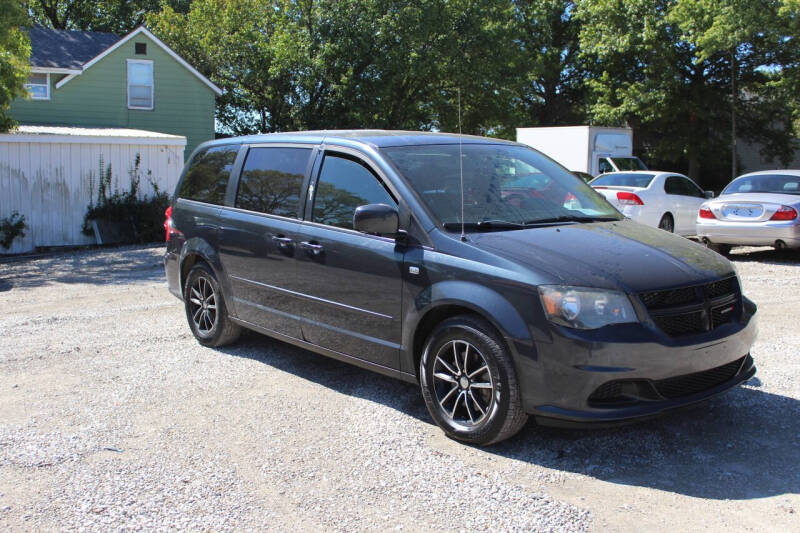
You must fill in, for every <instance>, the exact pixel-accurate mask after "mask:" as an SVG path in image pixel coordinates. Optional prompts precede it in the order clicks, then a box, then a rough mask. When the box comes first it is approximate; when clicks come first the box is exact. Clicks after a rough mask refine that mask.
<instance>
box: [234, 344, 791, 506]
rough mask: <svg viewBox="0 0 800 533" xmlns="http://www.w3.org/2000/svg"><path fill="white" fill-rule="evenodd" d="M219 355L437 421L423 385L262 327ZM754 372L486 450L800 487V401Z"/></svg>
mask: <svg viewBox="0 0 800 533" xmlns="http://www.w3.org/2000/svg"><path fill="white" fill-rule="evenodd" d="M219 351H221V352H223V353H226V354H229V355H232V356H236V357H244V358H248V359H253V360H255V361H259V362H261V363H264V364H267V365H270V366H272V367H274V368H277V369H279V370H282V371H284V372H289V373H291V374H293V375H295V376H297V377H300V378H302V379H305V380H309V381H312V382H314V383H317V384H319V385H322V386H324V387H328V388H330V389H333V390H335V391H337V392H340V393H342V394H347V395H350V396H355V397H358V398H363V399H366V400H369V401H372V402H377V403H380V404H383V405H385V406H387V407H390V408H392V409H395V410H398V411H401V412H403V413H406V414H408V415H409V416H412V417H414V418H416V419H418V420H421V421H423V422H425V423H428V424H432V421H431V419H430V416H429V415H428V412H427V409H426V407H425V403H424V402H423V400H422V397H421V395H420V392H419V388H418V387H416V386H414V385H411V384H408V383H404V382H401V381H398V380H394V379H391V378H387V377H384V376H381V375H379V374H375V373H373V372H370V371H367V370H362V369H360V368H357V367H354V366H352V365H349V364H346V363H342V362H339V361H336V360H333V359H329V358H327V357H323V356H321V355H317V354H314V353H312V352H309V351H307V350H303V349H300V348H297V347H294V346H291V345H288V344H285V343H282V342H279V341H275V340H271V339H269V338H268V337H264V336H262V335H259V334H257V333H252V332H245V333H244V335H243V337H242V339H241V341H240V342H239V343H237V344H235V345H233V346H229V347H225V348H222V349H219ZM760 385H761V382H760V381H759V380H758V379H757V378H753V379H752V380H750V381H749V382H748V387H746V388H745V387H740V388H738V389H735V390H733V391H730V392H729V393H727V394H724V395H722V396H720V397H717V398H714V399H711V400H710V401H708V402H706V403H702V404H700V405H698V406H695V407H693V408H689V409H686V410H683V411H679V412H676V413H674V414H672V415H670V416H666V417H663V418H659V419H655V420H652V421H649V422H642V423H638V424H633V425H628V426H623V427H619V428H613V429H587V430H563V429H553V428H546V427H540V426H537V425H536V424H535V423H534V422H533V421H530V422H529V423H528V425H527V426H526V427H525V428H524V429H523V430H522V431H521V432H520V434H519V435H517V436H516V437H514V438H512V439H509V440H508V441H505V442H502V443H500V444H497V445H494V446H490V447H488V448H484V449H481V451H482V453H487V454H494V455H498V456H502V457H506V458H509V459H514V460H517V461H523V462H526V463H531V464H537V465H541V466H544V467H547V468H552V469H555V470H562V471H567V472H576V473H579V474H584V475H586V476H590V477H594V478H596V479H600V480H603V481H608V482H610V483H618V484H623V485H634V486H641V487H650V488H654V489H659V490H664V491H668V492H675V493H679V494H685V495H688V496H694V497H699V498H711V499H720V500H722V499H731V500H742V499H751V498H763V497H767V496H775V495H781V494H790V493H798V492H800V469H798V467H797V465H798V464H800V416H798V415H799V414H800V401H798V400H795V399H793V398H788V397H785V396H779V395H775V394H770V393H766V392H762V391H760V390H758V389H757V388H753V387H758V386H760Z"/></svg>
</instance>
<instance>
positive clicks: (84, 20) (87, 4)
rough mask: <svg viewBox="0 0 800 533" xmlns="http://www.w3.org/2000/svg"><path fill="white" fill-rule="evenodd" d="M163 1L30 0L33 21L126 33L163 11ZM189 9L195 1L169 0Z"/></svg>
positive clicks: (56, 26) (176, 6) (71, 27)
mask: <svg viewBox="0 0 800 533" xmlns="http://www.w3.org/2000/svg"><path fill="white" fill-rule="evenodd" d="M161 4H162V2H161V0H30V12H31V15H32V18H33V21H34V22H36V23H38V24H42V25H44V26H48V27H50V28H57V29H60V30H91V31H103V32H111V33H117V34H120V35H122V34H126V33H128V32H130V31H131V30H133V29H134V28H136V27H137V26H140V25H141V24H142V23H143V22H144V19H145V16H146V15H147V13H150V12H154V11H159V10H160V9H161ZM167 4H168V5H170V6H171V7H172V8H173V9H175V10H177V11H181V12H185V11H187V10H188V9H189V5H190V4H191V0H169V1H168V2H167Z"/></svg>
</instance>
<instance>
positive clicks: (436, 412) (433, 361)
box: [419, 315, 528, 445]
mask: <svg viewBox="0 0 800 533" xmlns="http://www.w3.org/2000/svg"><path fill="white" fill-rule="evenodd" d="M465 352H466V363H465V358H464V354H465ZM462 366H465V367H466V372H464V371H463V369H462V368H461V367H462ZM484 367H485V370H483V371H481V369H482V368H484ZM466 374H470V375H469V376H467V375H466ZM419 375H420V387H421V388H422V396H423V398H424V399H425V404H426V405H427V407H428V412H430V414H431V417H433V420H434V421H435V422H436V424H437V425H438V426H439V427H441V428H442V429H443V430H444V432H445V433H446V434H447V436H448V437H451V438H453V439H456V440H460V441H463V442H467V443H470V444H476V445H488V444H494V443H496V442H500V441H502V440H505V439H507V438H509V437H511V436H513V435H515V434H516V433H517V432H518V431H519V430H520V429H522V427H523V426H524V425H525V422H527V420H528V415H527V414H526V413H525V412H524V411H523V410H522V397H521V395H520V391H519V384H518V382H517V375H516V371H515V370H514V363H513V361H512V360H511V356H510V355H509V353H508V351H507V349H506V348H505V344H504V343H503V341H502V340H501V338H500V336H499V335H498V334H497V333H496V332H495V330H494V328H493V327H492V326H491V325H490V324H489V323H488V322H486V321H485V320H483V319H482V318H480V317H477V316H473V315H461V316H457V317H453V318H450V319H447V320H445V321H443V322H442V323H441V324H439V325H438V326H436V327H435V328H434V330H433V332H431V334H430V336H429V337H428V341H427V342H426V344H425V350H424V352H423V354H422V357H421V358H420V368H419ZM454 398H455V400H454Z"/></svg>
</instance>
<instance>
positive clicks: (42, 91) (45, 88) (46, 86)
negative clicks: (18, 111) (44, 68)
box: [25, 72, 50, 100]
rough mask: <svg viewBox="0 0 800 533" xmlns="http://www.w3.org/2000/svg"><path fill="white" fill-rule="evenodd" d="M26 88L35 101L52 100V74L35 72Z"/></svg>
mask: <svg viewBox="0 0 800 533" xmlns="http://www.w3.org/2000/svg"><path fill="white" fill-rule="evenodd" d="M25 88H26V89H28V92H29V93H30V95H31V98H33V99H34V100H49V99H50V74H47V73H40V72H35V73H33V74H31V75H30V76H28V83H26V84H25Z"/></svg>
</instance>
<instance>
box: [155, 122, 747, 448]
mask: <svg viewBox="0 0 800 533" xmlns="http://www.w3.org/2000/svg"><path fill="white" fill-rule="evenodd" d="M165 226H166V229H167V252H166V256H165V259H164V261H165V266H166V272H167V280H168V283H169V289H170V291H172V292H173V293H174V294H175V295H176V296H178V297H179V298H181V299H182V300H183V301H184V303H185V306H186V317H187V319H188V322H189V326H190V327H191V329H192V332H193V333H194V335H195V337H196V338H197V340H198V341H199V342H200V343H201V344H203V345H206V346H221V345H223V344H226V343H230V342H232V341H234V340H235V339H236V338H237V336H238V334H239V331H240V329H241V328H242V327H245V328H249V329H252V330H255V331H258V332H261V333H264V334H266V335H270V336H272V337H275V338H277V339H280V340H283V341H286V342H290V343H292V344H295V345H298V346H302V347H305V348H308V349H310V350H313V351H315V352H318V353H320V354H323V355H327V356H330V357H334V358H336V359H340V360H342V361H347V362H350V363H353V364H356V365H359V366H362V367H364V368H368V369H371V370H375V371H377V372H380V373H383V374H386V375H389V376H394V377H397V378H400V379H404V380H407V381H410V382H414V383H417V382H418V383H419V384H420V387H421V389H422V395H423V397H424V399H425V402H426V404H427V406H428V409H429V411H430V414H431V416H432V417H433V419H434V420H435V421H436V423H437V424H438V425H439V426H441V427H442V428H443V429H444V431H445V432H446V433H447V434H448V435H450V436H452V437H454V438H456V439H460V440H463V441H466V442H470V443H475V444H489V443H493V442H497V441H500V440H502V439H505V438H507V437H510V436H511V435H513V434H514V433H516V432H517V431H518V430H519V429H520V428H521V427H522V426H523V425H524V424H525V421H526V420H527V418H528V416H529V415H532V416H534V417H535V418H536V420H537V422H539V423H542V424H550V425H606V424H612V423H618V422H625V421H629V420H633V419H640V418H643V417H649V416H655V415H659V414H662V413H664V412H666V411H669V410H672V409H675V408H679V407H682V406H685V405H688V404H692V403H695V402H698V401H700V400H704V399H706V398H708V397H710V396H713V395H715V394H718V393H720V392H723V391H725V390H728V389H730V388H732V387H734V386H736V385H738V384H739V383H742V382H743V381H745V380H747V379H748V378H750V377H751V376H752V375H753V374H754V373H755V366H754V364H753V360H752V358H751V357H750V355H749V351H750V347H751V345H752V343H753V340H754V337H755V334H756V320H755V313H756V306H755V305H754V304H753V302H751V301H750V300H748V299H747V298H746V297H744V295H743V294H742V292H741V286H740V284H739V279H738V277H737V275H736V272H735V271H734V269H733V267H732V265H731V263H730V262H729V261H728V260H726V259H725V258H724V257H722V256H721V255H718V254H716V253H714V252H712V251H710V250H708V249H706V248H705V247H703V246H700V245H699V244H696V243H693V242H690V241H688V240H686V239H684V238H681V237H678V236H675V235H672V234H670V233H667V232H665V231H662V230H659V229H654V228H649V227H645V226H642V225H640V224H637V223H635V222H632V221H630V220H626V219H625V218H624V217H623V216H622V215H621V214H620V213H619V212H618V211H617V210H616V209H614V207H612V206H611V205H610V204H608V203H607V202H606V201H605V199H604V198H603V197H602V196H601V195H599V194H597V193H596V192H595V191H593V190H592V189H591V187H589V186H587V185H586V184H584V183H583V182H582V181H581V180H580V179H579V178H576V177H575V176H573V175H572V174H570V173H569V172H568V171H567V170H565V169H564V168H563V167H561V166H559V165H558V164H557V163H555V162H553V161H552V160H550V159H548V158H547V157H545V156H544V155H542V154H540V153H539V152H537V151H535V150H532V149H530V148H528V147H526V146H523V145H520V144H516V143H512V142H506V141H501V140H497V139H488V138H481V137H468V136H465V137H463V138H461V137H459V136H457V135H449V134H435V133H418V132H394V131H367V130H365V131H323V132H305V133H287V134H272V135H258V136H251V137H239V138H232V139H224V140H217V141H212V142H209V143H205V144H203V145H201V146H200V147H199V148H198V149H197V150H195V152H194V153H193V154H192V156H191V158H190V159H189V161H188V163H187V165H186V168H185V170H184V172H183V175H182V177H181V179H180V181H179V183H178V186H177V190H176V193H175V197H174V199H173V201H172V205H171V207H170V208H169V209H168V210H167V220H166V223H165Z"/></svg>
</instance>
